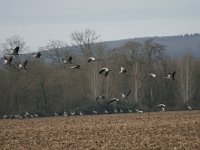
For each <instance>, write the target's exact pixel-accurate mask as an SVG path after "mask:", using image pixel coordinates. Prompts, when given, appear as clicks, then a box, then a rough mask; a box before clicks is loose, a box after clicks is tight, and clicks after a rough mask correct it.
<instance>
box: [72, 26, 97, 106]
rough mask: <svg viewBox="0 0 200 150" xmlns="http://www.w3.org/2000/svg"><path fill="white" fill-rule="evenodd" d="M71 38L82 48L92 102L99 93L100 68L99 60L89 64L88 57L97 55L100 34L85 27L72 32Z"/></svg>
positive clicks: (78, 47) (74, 43) (77, 46)
mask: <svg viewBox="0 0 200 150" xmlns="http://www.w3.org/2000/svg"><path fill="white" fill-rule="evenodd" d="M71 40H72V45H73V46H74V47H76V48H77V49H78V50H80V51H81V53H82V55H83V61H84V64H83V65H84V68H85V70H86V73H87V77H88V83H89V85H90V91H91V97H90V98H91V102H92V101H95V97H96V95H97V91H96V89H97V87H98V86H97V85H98V80H97V75H98V74H97V72H98V70H97V65H96V63H98V62H95V63H93V64H92V63H90V64H88V58H89V57H91V56H94V57H95V51H96V49H95V42H97V40H98V36H97V34H96V33H95V32H94V31H92V30H90V29H85V31H84V32H76V31H75V32H73V33H72V34H71Z"/></svg>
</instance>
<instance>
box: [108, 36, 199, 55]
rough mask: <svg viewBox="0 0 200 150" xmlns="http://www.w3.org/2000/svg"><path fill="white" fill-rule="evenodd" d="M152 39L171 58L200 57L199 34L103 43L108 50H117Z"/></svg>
mask: <svg viewBox="0 0 200 150" xmlns="http://www.w3.org/2000/svg"><path fill="white" fill-rule="evenodd" d="M149 39H153V41H154V42H156V43H159V44H161V45H163V46H165V49H166V51H167V54H168V55H169V56H172V57H177V56H180V55H182V54H184V53H185V52H191V53H192V54H193V55H195V56H196V57H199V56H200V34H198V33H196V34H191V35H189V34H185V35H180V36H164V37H144V38H133V39H124V40H118V41H106V42H104V43H105V45H106V46H107V47H108V48H117V47H120V46H122V45H124V44H125V43H126V42H128V41H136V42H140V43H143V42H144V41H146V40H149Z"/></svg>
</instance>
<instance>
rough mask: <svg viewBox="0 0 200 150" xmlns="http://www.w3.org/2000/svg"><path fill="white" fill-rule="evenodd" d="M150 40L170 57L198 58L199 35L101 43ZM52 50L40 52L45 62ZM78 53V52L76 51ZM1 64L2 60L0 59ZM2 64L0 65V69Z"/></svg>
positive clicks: (113, 43)
mask: <svg viewBox="0 0 200 150" xmlns="http://www.w3.org/2000/svg"><path fill="white" fill-rule="evenodd" d="M149 39H152V40H153V41H154V42H156V43H159V44H161V45H163V46H164V47H165V49H166V51H167V54H168V55H169V56H171V57H178V56H181V55H183V54H184V53H186V52H191V53H192V54H193V55H194V56H195V57H200V34H199V33H195V34H190V35H189V34H185V35H179V36H163V37H144V38H133V39H124V40H117V41H105V42H103V43H104V44H105V46H106V47H107V48H108V49H112V48H119V47H121V46H123V45H124V44H125V43H127V42H129V41H135V42H139V43H143V42H144V41H146V40H149ZM63 50H65V48H60V51H63ZM53 51H54V50H53V49H51V50H46V51H42V56H43V58H44V59H45V61H46V62H51V61H52V59H53V58H52V55H51V57H49V54H50V53H51V54H53ZM76 53H78V51H76ZM23 56H24V57H21V61H23V60H24V59H26V58H29V57H32V54H23ZM0 60H1V62H3V58H0ZM1 65H2V63H1V64H0V67H1Z"/></svg>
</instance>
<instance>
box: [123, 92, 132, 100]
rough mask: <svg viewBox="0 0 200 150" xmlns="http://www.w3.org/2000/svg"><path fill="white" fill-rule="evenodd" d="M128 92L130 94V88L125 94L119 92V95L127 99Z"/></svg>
mask: <svg viewBox="0 0 200 150" xmlns="http://www.w3.org/2000/svg"><path fill="white" fill-rule="evenodd" d="M130 94H131V90H129V91H128V93H127V94H123V93H121V96H122V98H123V99H127V98H128V96H129V95H130Z"/></svg>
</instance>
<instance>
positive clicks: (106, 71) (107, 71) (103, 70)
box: [99, 67, 110, 77]
mask: <svg viewBox="0 0 200 150" xmlns="http://www.w3.org/2000/svg"><path fill="white" fill-rule="evenodd" d="M103 72H105V77H107V76H108V73H109V72H110V70H109V69H108V68H105V67H104V68H101V69H100V70H99V74H102V73H103Z"/></svg>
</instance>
